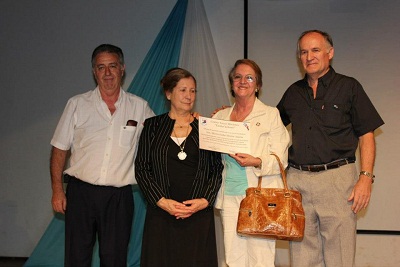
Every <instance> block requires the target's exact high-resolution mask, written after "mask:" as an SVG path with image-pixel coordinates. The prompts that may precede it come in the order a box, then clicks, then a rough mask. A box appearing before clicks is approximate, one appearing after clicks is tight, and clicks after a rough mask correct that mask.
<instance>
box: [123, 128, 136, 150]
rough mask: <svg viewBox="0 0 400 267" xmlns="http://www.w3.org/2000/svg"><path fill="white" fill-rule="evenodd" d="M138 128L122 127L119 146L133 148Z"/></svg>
mask: <svg viewBox="0 0 400 267" xmlns="http://www.w3.org/2000/svg"><path fill="white" fill-rule="evenodd" d="M135 132H136V126H121V129H120V132H119V146H121V147H131V146H132V144H133V138H134V136H135Z"/></svg>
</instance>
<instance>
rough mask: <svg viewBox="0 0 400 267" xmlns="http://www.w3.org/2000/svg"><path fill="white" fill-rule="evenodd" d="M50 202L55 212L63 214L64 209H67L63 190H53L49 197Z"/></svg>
mask: <svg viewBox="0 0 400 267" xmlns="http://www.w3.org/2000/svg"><path fill="white" fill-rule="evenodd" d="M51 204H52V206H53V210H54V211H55V212H59V213H62V214H65V210H66V209H67V198H66V197H65V193H64V191H63V190H59V191H57V192H53V196H52V197H51Z"/></svg>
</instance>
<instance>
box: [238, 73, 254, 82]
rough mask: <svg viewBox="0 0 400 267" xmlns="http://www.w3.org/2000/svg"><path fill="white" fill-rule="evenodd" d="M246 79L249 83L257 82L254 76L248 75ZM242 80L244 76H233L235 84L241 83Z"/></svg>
mask: <svg viewBox="0 0 400 267" xmlns="http://www.w3.org/2000/svg"><path fill="white" fill-rule="evenodd" d="M244 78H245V79H246V81H247V82H248V83H253V82H255V81H256V78H255V77H253V76H252V75H246V76H244ZM242 79H243V76H242V75H240V74H235V75H233V81H234V82H240V81H241V80H242Z"/></svg>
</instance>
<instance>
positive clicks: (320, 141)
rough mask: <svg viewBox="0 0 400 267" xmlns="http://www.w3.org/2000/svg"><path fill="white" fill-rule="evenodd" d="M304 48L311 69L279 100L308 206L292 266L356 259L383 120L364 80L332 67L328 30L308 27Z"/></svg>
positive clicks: (292, 181) (293, 167)
mask: <svg viewBox="0 0 400 267" xmlns="http://www.w3.org/2000/svg"><path fill="white" fill-rule="evenodd" d="M298 55H299V58H300V61H301V63H302V66H303V68H304V70H305V72H306V75H305V77H304V79H302V80H299V81H297V82H295V83H294V84H292V85H291V86H290V87H289V88H288V89H287V91H286V92H285V94H284V95H283V97H282V99H281V101H280V102H279V104H278V106H277V107H278V109H279V111H280V114H281V118H282V120H283V122H284V124H285V125H288V124H290V123H291V124H292V146H291V147H290V149H289V165H290V168H289V170H288V183H289V185H290V187H291V188H293V189H296V190H299V191H300V192H301V193H302V196H303V206H304V210H305V213H306V229H305V234H304V239H303V241H302V242H291V262H292V266H353V265H354V259H355V247H356V222H357V216H356V213H357V212H358V211H360V210H361V209H365V208H366V207H367V206H368V202H369V200H370V196H371V184H372V183H373V182H374V175H373V167H374V161H375V138H374V130H375V129H376V128H378V127H380V126H381V125H383V123H384V122H383V120H382V119H381V117H380V116H379V114H378V113H377V111H376V109H375V108H374V106H373V105H372V103H371V101H370V100H369V98H368V96H367V95H366V93H365V92H364V90H363V88H362V86H361V84H360V83H359V82H358V81H357V80H355V79H354V78H351V77H347V76H344V75H341V74H338V73H336V72H335V70H334V69H333V68H332V67H331V66H330V61H331V59H332V58H333V55H334V48H333V42H332V38H331V37H330V36H329V34H327V33H325V32H322V31H318V30H311V31H306V32H304V33H302V34H301V36H300V38H299V40H298ZM358 146H360V167H361V172H360V173H357V171H356V166H355V164H354V162H355V152H356V149H357V147H358Z"/></svg>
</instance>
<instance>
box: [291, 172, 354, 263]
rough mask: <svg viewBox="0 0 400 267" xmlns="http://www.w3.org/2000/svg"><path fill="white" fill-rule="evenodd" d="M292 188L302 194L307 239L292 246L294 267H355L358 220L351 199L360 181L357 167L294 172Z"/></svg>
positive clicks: (292, 173) (292, 174) (305, 237)
mask: <svg viewBox="0 0 400 267" xmlns="http://www.w3.org/2000/svg"><path fill="white" fill-rule="evenodd" d="M287 180H288V186H289V187H290V188H291V189H295V190H298V191H300V192H301V194H302V197H303V200H302V202H303V207H304V211H305V215H306V227H305V232H304V239H303V241H301V242H294V241H293V242H290V258H291V266H292V267H306V266H307V267H308V266H312V267H319V266H321V267H323V266H327V267H339V266H340V267H347V266H354V261H355V250H356V227H357V216H356V214H354V213H353V211H352V210H351V205H352V202H348V201H347V199H348V197H349V196H350V194H351V191H352V189H353V187H354V185H355V183H356V182H357V180H358V176H357V171H356V167H355V164H348V165H344V166H341V167H339V168H337V169H331V170H326V171H321V172H308V171H300V170H297V169H294V168H290V169H289V170H288V173H287Z"/></svg>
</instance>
